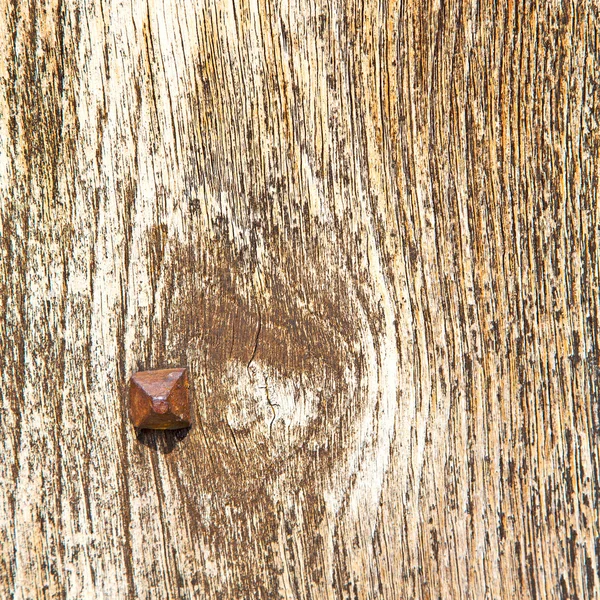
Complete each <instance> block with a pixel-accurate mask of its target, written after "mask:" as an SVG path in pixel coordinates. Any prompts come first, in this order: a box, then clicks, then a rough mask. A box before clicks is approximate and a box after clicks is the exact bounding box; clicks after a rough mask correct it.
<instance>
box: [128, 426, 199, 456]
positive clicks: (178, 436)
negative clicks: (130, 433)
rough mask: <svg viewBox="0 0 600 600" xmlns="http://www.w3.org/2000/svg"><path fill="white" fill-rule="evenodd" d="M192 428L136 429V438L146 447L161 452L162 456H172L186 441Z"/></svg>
mask: <svg viewBox="0 0 600 600" xmlns="http://www.w3.org/2000/svg"><path fill="white" fill-rule="evenodd" d="M190 429H191V427H186V428H184V429H163V430H160V429H136V430H135V437H136V438H137V441H138V442H140V443H141V444H144V446H147V447H148V448H150V450H154V451H155V452H160V454H171V452H173V450H175V448H176V447H177V445H178V444H179V443H180V442H181V441H182V440H184V439H185V438H186V437H187V435H188V433H189V432H190Z"/></svg>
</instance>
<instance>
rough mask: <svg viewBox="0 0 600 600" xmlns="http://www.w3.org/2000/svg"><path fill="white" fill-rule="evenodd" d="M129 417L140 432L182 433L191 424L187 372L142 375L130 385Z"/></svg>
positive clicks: (135, 377) (169, 370) (171, 370)
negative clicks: (180, 430) (156, 430)
mask: <svg viewBox="0 0 600 600" xmlns="http://www.w3.org/2000/svg"><path fill="white" fill-rule="evenodd" d="M129 415H130V417H131V422H132V423H133V425H134V427H137V428H138V429H183V428H185V427H189V426H190V425H191V424H192V418H191V411H190V396H189V382H188V374H187V369H159V370H157V371H139V372H138V373H134V374H133V375H132V376H131V380H130V382H129Z"/></svg>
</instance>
